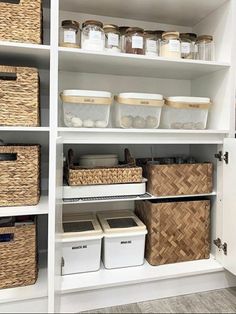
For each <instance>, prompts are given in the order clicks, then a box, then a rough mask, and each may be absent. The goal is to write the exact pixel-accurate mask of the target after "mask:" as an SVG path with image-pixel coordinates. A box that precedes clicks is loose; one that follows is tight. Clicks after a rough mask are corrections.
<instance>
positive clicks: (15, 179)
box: [0, 145, 40, 206]
mask: <svg viewBox="0 0 236 314" xmlns="http://www.w3.org/2000/svg"><path fill="white" fill-rule="evenodd" d="M0 154H9V157H14V158H15V159H16V160H6V161H0V195H1V197H0V206H19V205H22V206H24V205H36V204H38V202H39V198H40V146H39V145H28V146H19V145H14V146H10V145H9V146H0ZM9 159H10V158H9Z"/></svg>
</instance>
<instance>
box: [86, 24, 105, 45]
mask: <svg viewBox="0 0 236 314" xmlns="http://www.w3.org/2000/svg"><path fill="white" fill-rule="evenodd" d="M81 48H82V49H86V50H92V51H103V50H104V48H105V34H104V30H103V23H102V22H100V21H95V20H88V21H85V22H84V23H83V25H82V37H81Z"/></svg>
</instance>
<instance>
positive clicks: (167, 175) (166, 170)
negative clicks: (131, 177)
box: [144, 163, 213, 196]
mask: <svg viewBox="0 0 236 314" xmlns="http://www.w3.org/2000/svg"><path fill="white" fill-rule="evenodd" d="M144 176H145V177H146V178H147V179H148V183H147V191H148V192H149V193H151V194H152V195H155V196H175V195H194V194H206V193H211V192H212V189H213V164H211V163H201V164H200V163H199V164H173V165H155V164H148V165H147V166H145V174H144Z"/></svg>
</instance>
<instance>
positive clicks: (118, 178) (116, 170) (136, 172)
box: [65, 150, 142, 186]
mask: <svg viewBox="0 0 236 314" xmlns="http://www.w3.org/2000/svg"><path fill="white" fill-rule="evenodd" d="M125 160H126V161H125V164H123V165H119V166H117V167H113V168H105V167H97V168H92V169H85V168H82V167H80V166H78V165H76V164H74V163H73V151H72V150H69V153H68V161H67V167H66V169H65V175H66V179H67V182H68V184H69V185H71V186H79V185H96V184H120V183H139V182H142V168H141V167H136V165H135V160H134V159H133V158H132V157H131V156H130V154H129V151H128V150H125Z"/></svg>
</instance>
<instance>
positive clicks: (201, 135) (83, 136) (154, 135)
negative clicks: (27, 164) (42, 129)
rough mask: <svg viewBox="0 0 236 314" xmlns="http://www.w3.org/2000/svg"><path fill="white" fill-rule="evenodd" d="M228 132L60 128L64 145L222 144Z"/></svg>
mask: <svg viewBox="0 0 236 314" xmlns="http://www.w3.org/2000/svg"><path fill="white" fill-rule="evenodd" d="M228 133H229V131H227V130H172V129H156V130H151V129H118V128H106V129H99V128H97V129H89V128H78V129H77V128H67V127H59V128H58V135H59V136H61V137H62V141H63V143H64V144H222V143H223V140H224V138H225V135H226V134H228Z"/></svg>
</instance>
